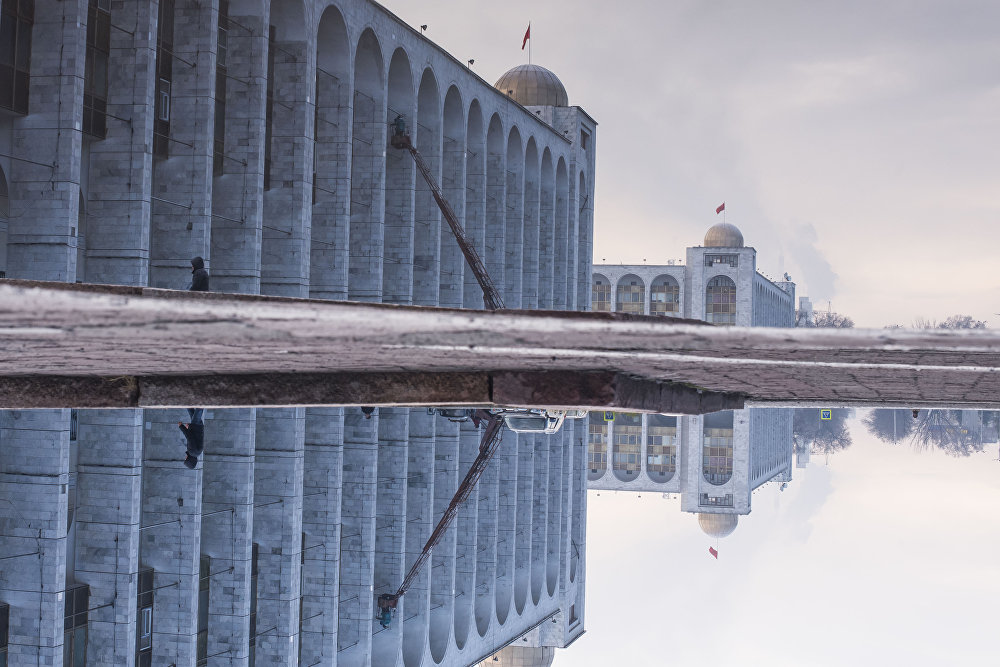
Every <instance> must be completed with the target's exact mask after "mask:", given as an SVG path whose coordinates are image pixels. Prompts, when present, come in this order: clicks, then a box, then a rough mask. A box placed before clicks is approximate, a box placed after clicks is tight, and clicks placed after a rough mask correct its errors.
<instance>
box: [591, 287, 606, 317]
mask: <svg viewBox="0 0 1000 667" xmlns="http://www.w3.org/2000/svg"><path fill="white" fill-rule="evenodd" d="M590 309H591V310H593V311H594V312H595V313H610V312H611V284H610V283H606V282H604V281H603V280H595V281H594V286H593V294H592V295H591V303H590Z"/></svg>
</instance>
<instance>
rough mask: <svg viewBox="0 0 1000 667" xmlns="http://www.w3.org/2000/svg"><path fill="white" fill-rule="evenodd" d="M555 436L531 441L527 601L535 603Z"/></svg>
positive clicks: (542, 562)
mask: <svg viewBox="0 0 1000 667" xmlns="http://www.w3.org/2000/svg"><path fill="white" fill-rule="evenodd" d="M557 437H558V434H553V435H536V436H534V437H533V438H532V439H533V440H534V443H533V444H534V448H533V449H534V477H533V482H532V493H533V494H534V497H533V498H532V501H531V600H532V602H533V603H534V604H536V605H537V604H538V602H539V601H540V600H541V597H542V586H543V585H544V583H545V569H546V563H545V554H546V549H545V545H546V535H545V533H546V531H547V530H548V525H549V522H548V512H549V506H548V505H549V487H550V480H549V473H548V469H549V465H550V462H549V441H550V440H555V439H556V438H557Z"/></svg>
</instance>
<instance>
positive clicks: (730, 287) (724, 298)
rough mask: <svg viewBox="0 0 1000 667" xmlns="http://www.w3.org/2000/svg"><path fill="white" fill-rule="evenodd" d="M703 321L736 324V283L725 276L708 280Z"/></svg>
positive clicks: (726, 324) (728, 324)
mask: <svg viewBox="0 0 1000 667" xmlns="http://www.w3.org/2000/svg"><path fill="white" fill-rule="evenodd" d="M705 321H706V322H711V323H712V324H721V325H723V326H731V325H734V324H736V283H734V282H733V281H732V280H730V279H729V278H727V277H726V276H716V277H714V278H712V279H711V280H709V281H708V287H707V288H706V290H705Z"/></svg>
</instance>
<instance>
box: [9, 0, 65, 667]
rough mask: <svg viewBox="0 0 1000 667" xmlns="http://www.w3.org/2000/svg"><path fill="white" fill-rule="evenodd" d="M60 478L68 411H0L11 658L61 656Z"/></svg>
mask: <svg viewBox="0 0 1000 667" xmlns="http://www.w3.org/2000/svg"><path fill="white" fill-rule="evenodd" d="M36 11H37V9H36ZM68 485H69V410H24V411H21V410H5V411H0V498H2V499H3V500H0V557H2V558H3V561H2V562H3V567H2V568H0V599H2V600H3V601H4V602H6V603H7V604H8V605H10V624H9V630H8V642H9V643H8V648H7V650H8V660H10V663H11V664H13V665H58V664H61V663H62V660H63V618H64V613H65V599H64V591H65V588H66V523H67V521H66V519H67V514H66V513H67V488H68Z"/></svg>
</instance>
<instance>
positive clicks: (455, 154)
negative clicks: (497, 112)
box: [438, 96, 482, 308]
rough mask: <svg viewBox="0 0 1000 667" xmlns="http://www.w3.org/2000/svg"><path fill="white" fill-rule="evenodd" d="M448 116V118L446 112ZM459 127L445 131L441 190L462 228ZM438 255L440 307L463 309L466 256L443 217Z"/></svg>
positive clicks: (461, 136)
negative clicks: (439, 264)
mask: <svg viewBox="0 0 1000 667" xmlns="http://www.w3.org/2000/svg"><path fill="white" fill-rule="evenodd" d="M449 97H450V96H449ZM445 106H446V107H447V106H448V104H447V103H446V104H445ZM445 115H446V116H447V115H449V114H448V113H447V111H446V114H445ZM459 125H460V126H459V127H457V128H455V127H453V128H451V130H452V132H451V135H449V128H448V127H447V126H446V127H445V132H444V146H443V148H444V153H443V160H442V167H441V189H442V191H443V192H444V196H445V199H447V200H448V203H449V204H451V207H452V209H454V211H455V215H457V216H458V220H459V224H462V223H463V222H464V221H465V161H466V158H465V132H464V129H465V127H464V125H465V123H464V122H463V123H459ZM456 130H458V131H456ZM452 135H453V136H452ZM463 227H464V225H463ZM439 255H440V257H441V280H440V284H441V286H440V290H439V292H438V294H439V297H438V304H439V305H441V306H448V307H453V308H461V307H462V299H463V293H462V292H463V288H464V282H465V270H466V268H467V267H466V262H465V256H464V255H463V254H462V250H461V248H460V247H459V245H458V241H457V240H456V239H455V234H454V233H453V232H452V231H451V227H450V226H449V225H448V221H447V220H445V219H444V216H441V248H440V250H439ZM470 273H471V271H470ZM481 301H482V299H476V300H474V301H473V307H477V306H478V305H479V303H480V302H481Z"/></svg>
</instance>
